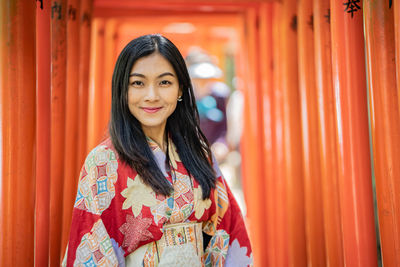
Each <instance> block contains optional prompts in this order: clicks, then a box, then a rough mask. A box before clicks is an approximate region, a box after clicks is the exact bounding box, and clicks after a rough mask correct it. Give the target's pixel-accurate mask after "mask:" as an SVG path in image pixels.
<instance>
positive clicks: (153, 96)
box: [145, 85, 159, 101]
mask: <svg viewBox="0 0 400 267" xmlns="http://www.w3.org/2000/svg"><path fill="white" fill-rule="evenodd" d="M158 99H159V95H158V90H157V87H156V86H153V85H150V86H149V87H148V88H147V90H146V95H145V100H147V101H154V100H158Z"/></svg>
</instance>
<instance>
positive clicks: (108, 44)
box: [101, 19, 117, 133]
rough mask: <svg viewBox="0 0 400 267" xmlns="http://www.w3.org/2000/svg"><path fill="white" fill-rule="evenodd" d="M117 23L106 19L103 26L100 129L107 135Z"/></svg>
mask: <svg viewBox="0 0 400 267" xmlns="http://www.w3.org/2000/svg"><path fill="white" fill-rule="evenodd" d="M116 27H117V22H116V20H115V19H108V20H107V21H106V24H105V27H104V29H105V31H104V49H105V50H104V75H103V77H102V78H103V80H102V82H103V83H102V86H101V90H102V101H103V102H102V103H101V106H102V107H103V108H102V113H101V118H102V121H101V127H102V128H103V129H106V131H107V133H108V123H109V121H110V113H111V81H112V75H113V72H114V66H115V62H116V57H115V54H116V51H115V50H116V43H115V38H116V34H117V33H116V30H117V28H116Z"/></svg>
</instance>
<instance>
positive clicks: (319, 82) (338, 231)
mask: <svg viewBox="0 0 400 267" xmlns="http://www.w3.org/2000/svg"><path fill="white" fill-rule="evenodd" d="M313 3H314V5H313V10H314V16H313V22H314V23H313V25H314V50H315V54H314V55H315V79H316V84H315V86H316V90H317V99H318V103H317V105H316V107H317V108H318V123H319V130H318V135H319V157H320V164H321V165H320V166H321V183H322V188H321V192H322V204H323V207H322V208H323V212H322V213H323V216H324V238H325V256H326V265H328V266H343V265H344V262H343V246H342V226H341V211H340V200H339V187H338V165H337V146H338V143H337V139H336V132H337V128H336V122H335V106H334V102H335V94H334V90H333V86H332V58H331V28H330V3H329V0H314V2H313Z"/></svg>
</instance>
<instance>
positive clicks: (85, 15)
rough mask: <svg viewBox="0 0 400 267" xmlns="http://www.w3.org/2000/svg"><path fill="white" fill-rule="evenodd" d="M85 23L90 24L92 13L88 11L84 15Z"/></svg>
mask: <svg viewBox="0 0 400 267" xmlns="http://www.w3.org/2000/svg"><path fill="white" fill-rule="evenodd" d="M85 23H86V25H87V26H89V25H90V15H89V13H87V12H84V13H83V15H82V24H85Z"/></svg>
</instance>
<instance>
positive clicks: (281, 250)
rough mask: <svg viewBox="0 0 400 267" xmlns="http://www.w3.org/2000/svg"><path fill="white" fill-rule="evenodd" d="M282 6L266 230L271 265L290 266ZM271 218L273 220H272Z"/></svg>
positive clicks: (276, 37)
mask: <svg viewBox="0 0 400 267" xmlns="http://www.w3.org/2000/svg"><path fill="white" fill-rule="evenodd" d="M282 10H283V4H282V3H281V2H274V3H273V13H272V39H273V40H272V42H273V43H272V49H273V58H272V60H273V63H272V66H273V74H272V76H273V88H272V90H273V101H272V116H271V120H272V122H271V124H272V125H273V135H272V139H273V143H272V151H273V155H272V156H273V164H274V173H275V178H274V179H273V180H272V185H271V186H272V188H270V189H269V190H268V191H267V192H271V193H272V195H271V197H272V198H273V199H274V201H275V202H274V203H271V204H270V205H271V207H270V209H271V210H272V214H271V216H270V220H269V221H268V222H267V227H268V228H267V229H270V230H268V231H269V232H271V235H270V237H268V238H269V239H272V240H271V241H270V242H271V246H269V247H268V255H270V257H269V258H268V264H269V265H268V266H287V264H288V221H287V220H288V206H287V197H286V196H287V192H286V184H285V160H284V139H283V125H284V117H283V111H284V110H283V108H284V105H283V103H284V102H283V86H282V84H283V83H282V70H283V61H282V58H283V56H282V46H281V36H282V35H281V28H282V26H281V25H282V21H283V15H282ZM271 217H272V218H271Z"/></svg>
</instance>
